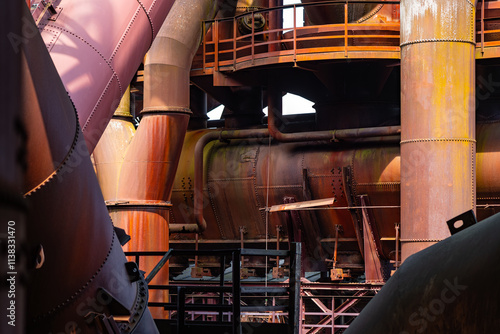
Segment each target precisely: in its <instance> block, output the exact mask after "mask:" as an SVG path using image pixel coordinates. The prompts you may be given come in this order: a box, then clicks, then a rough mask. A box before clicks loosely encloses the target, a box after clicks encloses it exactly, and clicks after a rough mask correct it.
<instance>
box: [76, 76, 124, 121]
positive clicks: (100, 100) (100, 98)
mask: <svg viewBox="0 0 500 334" xmlns="http://www.w3.org/2000/svg"><path fill="white" fill-rule="evenodd" d="M114 78H116V80H117V81H118V85H120V79H118V76H116V75H115V74H113V76H112V77H111V78H110V79H109V81H108V83H107V85H106V87H104V90H103V92H102V93H101V96H99V100H97V103H96V104H95V106H94V108H93V109H92V112H91V113H90V115H89V116H88V117H87V121H86V122H85V124H84V125H83V128H82V131H85V129H86V128H87V125H89V123H90V120H91V119H92V117H93V116H94V114H95V112H96V110H97V108H99V105H100V104H101V102H102V100H103V98H104V96H105V95H106V93H107V92H108V90H109V87H110V86H111V83H112V82H113V79H114ZM120 94H121V95H123V94H122V90H121V86H120Z"/></svg>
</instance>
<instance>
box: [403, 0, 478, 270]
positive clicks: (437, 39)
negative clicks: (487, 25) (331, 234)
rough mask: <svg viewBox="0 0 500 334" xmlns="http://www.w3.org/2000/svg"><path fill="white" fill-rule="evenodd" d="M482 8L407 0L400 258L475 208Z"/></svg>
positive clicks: (463, 0) (445, 0) (452, 1)
mask: <svg viewBox="0 0 500 334" xmlns="http://www.w3.org/2000/svg"><path fill="white" fill-rule="evenodd" d="M474 32H475V8H474V4H473V3H471V2H470V1H469V0H459V1H457V0H426V1H423V2H422V1H411V0H405V1H402V2H401V128H402V134H401V252H402V254H401V256H402V261H404V260H405V259H406V258H407V257H408V256H410V255H411V254H414V253H416V252H418V251H420V250H422V249H424V248H426V247H428V246H430V245H432V244H434V243H435V242H436V241H439V240H441V239H444V238H446V237H448V236H449V235H450V233H449V231H448V228H447V227H446V225H445V224H442V222H444V221H447V220H449V219H451V218H452V217H455V216H457V215H459V214H461V213H462V212H465V211H468V210H471V209H474V210H475V207H476V203H475V193H476V184H475V179H476V174H475V155H476V140H475V113H474V105H475V57H474V51H475V43H474Z"/></svg>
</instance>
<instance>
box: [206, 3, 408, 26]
mask: <svg viewBox="0 0 500 334" xmlns="http://www.w3.org/2000/svg"><path fill="white" fill-rule="evenodd" d="M345 3H350V4H354V3H365V4H369V3H374V4H384V5H399V4H400V1H399V0H397V1H395V0H328V1H317V2H307V3H297V4H291V5H283V6H276V7H272V8H261V9H257V10H253V11H252V12H251V13H254V14H258V13H265V12H271V11H278V10H282V9H292V8H296V7H313V6H326V5H339V4H345ZM251 13H250V12H246V13H241V14H238V15H235V16H231V17H224V18H218V19H213V20H206V21H204V22H206V23H212V22H214V21H219V22H221V21H232V20H233V19H239V18H242V17H245V16H248V15H250V14H251Z"/></svg>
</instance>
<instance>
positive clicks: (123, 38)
mask: <svg viewBox="0 0 500 334" xmlns="http://www.w3.org/2000/svg"><path fill="white" fill-rule="evenodd" d="M143 9H144V7H143ZM140 11H141V9H140V8H137V10H136V11H135V14H134V16H133V17H132V20H130V22H129V23H128V25H127V28H126V29H125V32H124V33H123V35H122V37H121V38H120V40H119V41H118V44H117V45H116V47H115V49H114V50H113V53H112V54H111V57H109V61H110V63H111V62H112V61H113V59H114V58H115V56H116V53H117V52H118V50H119V49H120V46H122V43H123V41H124V40H125V37H127V34H128V32H129V31H130V28H131V27H132V26H133V25H134V22H135V19H136V18H137V16H138V15H139V13H140ZM146 15H147V13H146ZM150 23H151V21H150Z"/></svg>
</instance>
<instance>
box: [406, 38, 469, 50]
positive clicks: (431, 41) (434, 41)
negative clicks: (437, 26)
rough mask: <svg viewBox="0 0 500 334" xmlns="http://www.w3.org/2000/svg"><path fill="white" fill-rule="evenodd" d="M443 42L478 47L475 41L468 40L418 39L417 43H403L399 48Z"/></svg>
mask: <svg viewBox="0 0 500 334" xmlns="http://www.w3.org/2000/svg"><path fill="white" fill-rule="evenodd" d="M443 42H445V43H446V42H448V43H467V44H472V45H474V46H476V42H474V41H473V40H472V41H470V40H467V39H457V38H425V39H417V40H415V41H410V42H405V43H401V44H400V45H399V47H401V48H402V47H404V46H407V45H412V44H422V43H443Z"/></svg>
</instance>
